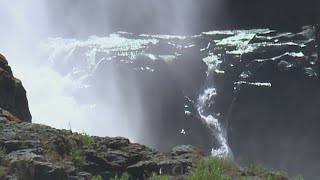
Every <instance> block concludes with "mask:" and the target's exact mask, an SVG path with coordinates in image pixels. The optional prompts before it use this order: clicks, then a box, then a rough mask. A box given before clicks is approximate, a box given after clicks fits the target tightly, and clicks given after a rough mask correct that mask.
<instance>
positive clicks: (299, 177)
mask: <svg viewBox="0 0 320 180" xmlns="http://www.w3.org/2000/svg"><path fill="white" fill-rule="evenodd" d="M303 179H304V178H303V176H302V175H298V176H296V177H294V178H293V180H303Z"/></svg>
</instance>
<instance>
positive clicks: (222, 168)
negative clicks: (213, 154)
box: [188, 158, 235, 180]
mask: <svg viewBox="0 0 320 180" xmlns="http://www.w3.org/2000/svg"><path fill="white" fill-rule="evenodd" d="M232 170H235V166H234V165H233V164H231V163H230V162H228V161H226V160H224V159H221V158H211V159H209V160H202V161H200V163H199V165H198V166H197V167H196V168H195V169H193V170H191V172H190V175H189V177H188V179H189V180H203V179H215V180H231V177H230V176H228V175H227V173H228V172H229V171H232Z"/></svg>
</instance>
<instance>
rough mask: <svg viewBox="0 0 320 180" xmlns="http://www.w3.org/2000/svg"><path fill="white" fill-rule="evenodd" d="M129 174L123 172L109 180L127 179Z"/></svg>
mask: <svg viewBox="0 0 320 180" xmlns="http://www.w3.org/2000/svg"><path fill="white" fill-rule="evenodd" d="M129 177H130V176H129V174H128V173H123V174H122V175H121V176H118V175H116V176H115V177H114V178H111V180H129Z"/></svg>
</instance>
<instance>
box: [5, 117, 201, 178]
mask: <svg viewBox="0 0 320 180" xmlns="http://www.w3.org/2000/svg"><path fill="white" fill-rule="evenodd" d="M0 126H1V131H0V147H1V150H0V152H1V153H0V179H1V180H2V179H3V180H9V179H23V180H38V179H39V180H42V179H48V180H51V179H52V180H64V179H66V180H67V179H73V180H83V179H84V180H89V179H91V178H92V177H93V175H100V176H101V177H102V178H103V179H106V180H107V179H110V178H111V177H114V176H115V175H117V174H122V173H123V172H128V173H129V174H130V175H131V177H132V178H134V179H137V178H138V179H145V178H146V177H148V176H149V175H151V173H159V172H160V171H161V172H162V173H163V174H166V175H171V176H177V177H178V176H180V175H184V174H186V173H187V172H188V171H189V170H190V168H191V167H193V166H194V165H195V163H197V162H199V160H201V159H203V158H204V154H203V153H201V152H200V151H199V150H198V149H197V148H194V147H192V146H179V147H175V148H173V149H172V150H171V151H170V152H168V153H166V154H162V153H159V152H157V151H155V150H153V149H150V148H148V147H146V146H143V145H141V144H135V143H130V142H129V140H128V139H125V138H120V137H118V138H109V137H105V138H100V137H90V136H89V135H84V134H77V133H72V132H71V131H68V130H57V129H53V128H50V127H48V126H44V125H39V124H31V123H24V122H22V123H21V122H11V121H8V119H7V118H5V117H0Z"/></svg>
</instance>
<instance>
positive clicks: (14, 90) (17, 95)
mask: <svg viewBox="0 0 320 180" xmlns="http://www.w3.org/2000/svg"><path fill="white" fill-rule="evenodd" d="M0 108H2V109H4V110H7V111H9V112H10V113H12V114H13V115H14V116H16V117H17V118H19V119H20V120H22V121H26V122H31V114H30V111H29V106H28V100H27V96H26V91H25V89H24V87H23V86H22V83H21V81H20V80H19V79H16V78H15V77H14V76H13V74H12V71H11V68H10V66H9V65H8V61H7V60H6V58H5V57H4V56H2V55H1V54H0Z"/></svg>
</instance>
